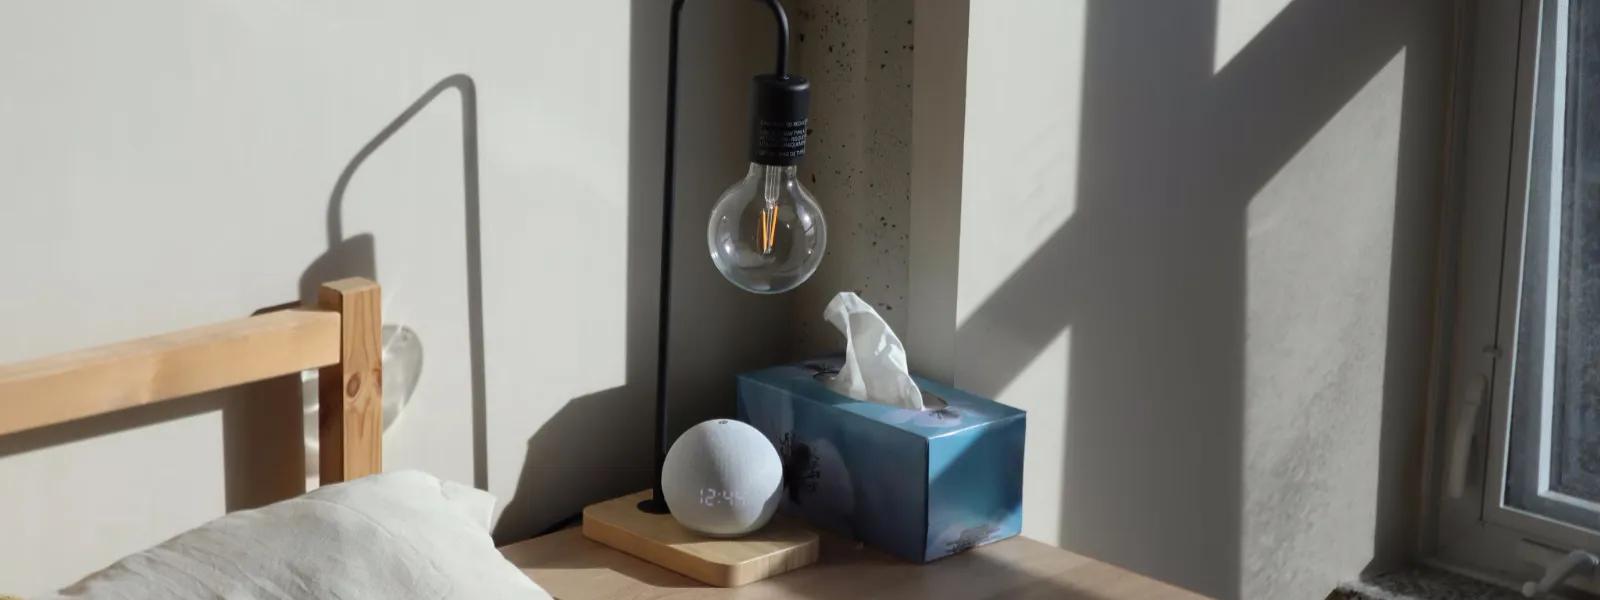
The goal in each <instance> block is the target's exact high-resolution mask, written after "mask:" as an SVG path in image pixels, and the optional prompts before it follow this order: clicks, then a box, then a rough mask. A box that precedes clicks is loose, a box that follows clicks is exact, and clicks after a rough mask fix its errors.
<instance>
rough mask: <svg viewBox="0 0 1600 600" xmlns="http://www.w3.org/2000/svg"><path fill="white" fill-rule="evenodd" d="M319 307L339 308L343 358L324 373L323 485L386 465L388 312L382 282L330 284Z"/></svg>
mask: <svg viewBox="0 0 1600 600" xmlns="http://www.w3.org/2000/svg"><path fill="white" fill-rule="evenodd" d="M317 305H318V308H321V309H323V310H330V311H335V312H338V313H339V315H340V324H339V362H338V363H336V364H333V365H329V366H326V367H323V368H322V370H321V373H320V374H319V375H318V388H317V394H318V407H317V412H318V417H317V423H318V430H319V439H320V441H319V442H318V446H319V448H320V454H321V455H320V457H319V458H318V460H319V461H320V473H321V478H322V484H323V485H327V484H330V483H338V482H341V481H349V480H351V479H355V478H357V477H361V476H363V475H371V474H373V473H377V472H380V471H382V470H383V315H382V312H381V307H380V300H379V288H378V284H377V282H374V281H371V280H369V279H363V278H360V277H351V278H348V279H340V280H338V281H334V282H330V283H325V284H323V285H322V289H321V290H320V291H319V292H318V295H317Z"/></svg>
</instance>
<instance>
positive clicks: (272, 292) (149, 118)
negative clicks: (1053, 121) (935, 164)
mask: <svg viewBox="0 0 1600 600" xmlns="http://www.w3.org/2000/svg"><path fill="white" fill-rule="evenodd" d="M633 4H637V5H638V6H639V8H638V10H635V9H634V6H633ZM665 4H666V3H660V2H644V1H636V2H633V3H630V2H624V1H621V0H612V1H605V2H565V3H519V2H503V1H481V2H451V3H427V2H404V3H395V2H353V3H352V2H344V3H338V4H336V5H332V4H328V3H320V2H290V3H267V4H262V3H249V2H200V1H183V0H163V1H159V2H141V3H136V4H134V3H117V2H89V1H67V2H50V3H19V4H8V5H6V6H5V7H4V8H0V79H3V80H4V81H5V82H6V85H5V87H6V90H7V93H6V94H4V95H3V97H0V173H3V175H0V282H4V283H3V284H0V331H3V332H4V333H3V335H0V362H5V361H12V360H19V359H23V358H28V357H33V356H38V355H43V354H47V353H51V352H57V351H63V350H68V349H71V348H75V347H80V346H85V345H91V344H99V343H106V342H111V341H115V340H119V339H123V338H128V337H134V336H140V335H148V334H154V333H158V332H163V331H167V330H172V329H175V328H181V327H186V326H193V325H199V324H202V323H207V322H212V321H217V320H222V319H229V318H235V317H239V316H243V315H247V314H249V313H250V312H252V311H253V310H256V309H259V308H262V307H266V306H269V305H274V304H278V303H281V302H284V301H288V300H293V299H295V298H296V297H297V296H299V295H301V291H302V284H303V283H305V284H312V283H315V281H316V280H318V279H320V278H322V277H324V276H327V277H333V276H338V275H344V274H351V273H359V272H362V271H370V272H369V273H368V274H375V275H376V276H377V278H378V279H379V280H380V281H381V282H382V283H383V284H384V286H385V293H384V300H385V302H386V305H385V310H386V313H385V318H386V321H389V322H401V323H406V324H409V325H411V326H412V327H414V328H415V329H417V330H418V331H419V332H420V334H421V335H422V338H423V340H424V344H425V350H426V357H425V366H424V369H423V374H422V379H421V382H420V386H419V389H418V392H417V394H416V396H415V398H414V400H413V402H412V404H411V406H410V407H408V408H407V410H406V412H405V413H404V414H403V416H402V418H401V420H400V421H399V422H398V423H397V425H396V426H395V428H394V429H393V430H392V431H391V432H390V433H389V435H387V436H386V443H387V444H388V446H387V448H386V463H387V464H386V466H387V467H388V468H390V469H395V468H420V469H425V470H428V471H431V472H433V473H435V474H438V475H440V476H442V477H446V478H450V479H455V480H459V481H464V482H469V483H470V482H473V481H474V480H475V479H480V478H481V479H484V480H486V481H485V483H487V487H488V489H489V490H490V491H491V492H494V493H496V494H497V495H499V496H500V497H501V499H502V508H505V506H506V504H507V503H509V505H510V508H508V509H505V514H504V517H503V518H502V520H501V523H500V527H499V528H498V530H497V534H498V535H499V536H501V537H502V538H515V537H521V536H525V535H529V534H531V533H534V532H536V531H538V530H539V529H541V528H543V527H545V526H547V525H549V524H550V523H551V522H553V521H555V520H556V519H559V518H561V517H564V516H566V515H568V514H571V513H572V512H575V511H576V510H577V509H578V508H579V507H581V505H582V504H583V503H585V502H589V501H593V500H596V499H600V498H604V497H607V496H610V495H614V494H619V493H623V492H626V491H632V490H634V489H638V488H640V487H643V486H645V485H647V483H648V477H649V472H650V457H649V447H650V446H649V441H650V433H649V432H650V416H649V414H650V412H649V406H650V397H651V389H652V384H651V382H652V381H653V368H654V366H653V365H654V363H653V357H654V351H653V348H654V340H655V334H654V330H655V323H656V321H655V313H654V307H655V289H656V288H655V285H656V278H655V277H656V263H655V260H656V257H657V256H658V254H657V250H656V247H655V245H656V244H658V243H659V237H658V236H659V229H658V227H659V224H658V223H659V221H658V219H659V216H660V212H659V206H660V204H659V198H660V196H659V194H660V191H659V181H660V179H659V177H660V171H659V168H660V166H659V165H660V162H659V161H660V154H659V152H660V150H659V148H660V135H661V133H660V124H661V119H660V113H661V104H660V101H661V93H662V88H663V81H664V78H663V76H662V75H661V73H663V72H664V71H663V70H662V67H663V65H664V55H665V52H664V49H665V33H666V19H665V17H666V14H665V13H666V10H665ZM658 5H659V6H658ZM758 9H759V7H756V6H751V7H741V8H739V9H735V10H725V9H718V10H711V9H699V8H696V9H691V10H690V11H689V12H690V13H691V14H690V18H689V22H690V23H692V24H693V25H692V26H691V27H690V28H689V30H688V31H686V36H687V37H686V39H691V40H693V39H697V38H704V39H708V40H716V41H715V42H707V43H696V44H693V45H692V47H691V48H689V49H686V55H685V60H686V61H688V64H690V65H699V66H692V67H690V68H689V69H688V72H687V73H686V74H685V86H686V89H687V86H690V85H693V86H697V87H696V88H695V89H698V90H699V92H698V96H697V97H696V99H695V100H694V101H692V102H687V103H686V107H685V114H684V119H685V126H684V131H686V132H687V133H685V136H684V139H683V144H684V146H683V147H684V149H685V152H684V154H685V156H686V157H687V158H686V159H685V160H684V162H683V165H684V166H683V171H684V175H683V177H682V179H681V183H682V185H681V187H680V190H681V194H682V195H683V196H684V197H685V198H686V199H685V200H684V201H683V202H682V213H680V215H681V216H682V217H681V218H680V220H679V225H680V231H679V234H678V240H679V241H680V244H679V246H678V257H679V260H678V261H677V265H679V266H678V269H677V272H678V274H679V275H678V276H679V281H680V282H682V283H681V285H680V288H679V289H680V295H679V296H678V298H679V301H678V306H677V308H676V310H675V313H674V315H675V321H676V322H678V323H681V324H684V325H685V326H684V327H680V328H679V329H678V331H679V332H681V335H677V336H675V338H674V347H675V348H678V349H680V350H679V352H678V355H679V356H682V357H684V358H682V359H680V360H679V361H678V362H677V363H674V365H673V368H674V372H675V377H674V389H675V390H676V391H677V392H679V393H678V397H680V398H682V400H680V401H679V404H678V405H677V407H678V410H679V411H680V412H681V415H680V418H678V419H676V422H675V423H674V428H675V429H682V428H683V427H686V426H687V425H688V424H690V423H692V422H693V420H697V419H698V418H702V417H705V416H709V415H712V414H727V413H729V412H731V407H732V405H731V396H732V394H731V378H730V377H729V376H730V375H731V374H732V373H733V372H735V371H737V370H739V369H742V368H746V367H749V366H753V365H759V364H765V363H768V362H771V360H772V359H773V351H774V349H777V350H781V349H783V348H784V347H785V346H786V344H787V342H786V340H787V338H786V337H785V338H784V339H785V342H783V343H777V344H774V343H772V342H770V341H769V340H766V339H762V338H760V337H755V336H732V335H729V332H730V331H735V330H736V331H740V332H747V331H749V330H750V329H751V328H752V326H753V324H756V323H771V322H774V321H775V319H774V316H775V315H778V314H787V311H788V304H787V303H788V301H787V300H781V299H780V300H767V299H759V298H753V297H751V296H749V295H741V294H738V293H736V291H735V290H733V288H732V287H731V286H727V285H726V284H722V283H721V282H720V278H718V277H717V276H716V274H715V270H714V269H712V268H711V266H710V265H709V263H708V262H707V261H705V260H704V258H703V256H704V255H703V248H704V246H703V245H702V244H703V242H701V241H700V240H701V239H703V238H701V237H700V235H699V234H698V232H699V231H702V230H703V229H702V228H703V227H704V220H703V217H701V216H697V215H703V214H705V211H706V210H707V207H708V206H709V203H710V202H711V200H712V199H714V197H715V194H716V192H717V191H720V189H721V187H722V186H724V185H726V183H728V182H730V181H732V180H733V178H736V177H737V176H739V175H740V174H742V172H743V166H744V165H743V163H744V161H743V159H742V157H741V155H742V153H743V148H742V144H743V140H742V136H743V135H744V134H743V125H744V123H743V121H742V120H731V121H730V120H727V119H725V118H721V117H720V116H719V115H726V114H737V113H742V111H743V110H744V103H745V102H746V96H745V94H746V93H747V92H746V88H745V84H744V82H745V81H746V80H747V77H748V74H749V73H753V72H755V70H756V68H757V67H756V66H755V65H754V64H753V63H752V62H751V61H753V60H755V58H754V57H749V58H747V57H745V56H744V55H745V54H747V53H744V52H741V51H739V49H741V48H745V47H748V44H749V43H750V42H749V40H747V39H745V38H744V37H741V36H737V35H735V36H725V37H719V36H711V35H709V32H711V31H741V30H745V29H750V27H747V26H745V24H747V23H749V22H756V21H753V19H755V18H759V17H760V16H761V13H760V12H758ZM761 63H762V64H765V59H762V61H761ZM457 73H462V74H466V75H468V76H470V78H471V80H472V81H474V82H475V84H476V91H477V94H476V109H477V120H478V123H477V128H476V131H470V130H468V131H464V129H465V128H464V125H463V123H464V113H463V109H464V105H465V102H464V101H463V97H462V95H461V94H460V93H459V91H458V89H457V88H456V87H448V88H446V89H444V90H443V91H442V92H441V93H440V95H439V96H438V97H437V98H436V99H435V101H433V102H432V103H430V104H427V105H426V106H425V107H423V108H422V109H421V112H420V113H418V114H417V115H416V117H415V119H413V120H412V121H410V122H409V123H406V124H405V125H404V126H403V127H401V128H400V129H399V130H398V131H396V132H395V133H394V135H393V136H392V138H390V139H388V140H387V141H386V142H385V143H383V144H382V145H381V146H378V147H377V148H376V149H375V150H373V151H372V153H371V155H370V157H368V158H367V159H366V160H365V161H364V162H362V163H360V165H359V167H358V168H356V169H355V170H354V171H353V174H352V175H351V176H350V178H349V182H348V186H347V188H346V190H345V193H344V195H343V202H342V209H341V211H340V212H342V218H343V231H342V237H343V238H344V239H345V240H352V239H356V240H360V239H362V238H359V236H361V235H363V234H366V235H370V236H371V238H370V239H371V241H372V247H373V248H374V250H373V251H372V252H371V253H370V256H371V258H370V259H364V258H363V254H364V252H363V251H362V246H361V242H359V241H343V242H341V243H340V244H338V245H337V247H336V249H335V250H334V251H332V252H329V251H328V250H329V247H328V243H327V241H326V240H325V237H326V235H327V226H326V218H327V212H328V210H329V205H330V197H331V195H333V193H334V190H335V184H336V182H337V181H338V180H339V179H340V175H341V172H342V171H344V170H345V169H346V167H347V165H349V164H350V163H351V161H352V159H353V158H354V157H355V156H356V155H357V153H358V151H359V150H361V149H362V147H363V145H364V144H367V143H368V142H369V141H371V140H373V139H375V138H376V137H378V136H379V134H380V132H381V131H383V130H384V128H385V127H386V126H387V125H389V124H390V123H391V122H392V121H393V120H394V119H395V118H396V117H397V116H398V115H399V114H400V113H401V112H402V111H403V110H405V109H406V108H407V106H408V105H411V104H412V103H413V101H415V100H417V99H418V98H419V97H421V96H423V95H424V93H425V92H427V91H428V90H430V88H432V87H434V86H435V85H436V84H439V83H441V82H444V83H445V84H447V85H449V84H457V85H464V80H463V79H454V80H446V78H447V77H448V76H450V75H452V74H457ZM464 135H465V136H469V138H468V139H471V138H475V139H476V147H477V149H478V158H479V176H478V179H477V182H476V188H477V190H478V199H479V204H480V207H481V227H480V228H478V229H477V230H476V231H474V232H473V233H472V237H471V238H469V236H468V234H467V231H468V230H469V228H470V227H471V224H469V223H468V222H467V220H466V218H465V216H464V215H465V211H464V205H465V200H466V199H467V196H468V194H469V190H470V189H471V187H470V186H469V185H468V182H467V181H466V175H465V174H464V172H465V169H464V153H465V149H464V145H463V139H464ZM691 234H692V235H691ZM473 241H476V242H478V243H481V249H482V257H483V258H482V269H483V271H482V279H483V288H484V289H483V292H484V302H483V306H482V307H481V309H482V318H483V322H484V340H483V342H484V344H483V345H484V348H483V353H484V356H485V358H486V361H485V363H484V364H483V370H484V375H485V382H486V389H485V391H486V404H487V405H486V406H485V407H483V411H484V413H485V414H486V423H485V426H486V429H487V432H486V433H487V438H483V439H482V441H481V443H482V445H483V448H484V449H485V450H486V451H487V455H486V456H485V457H483V458H484V460H483V461H482V462H481V463H480V461H479V460H478V458H477V457H475V452H474V445H475V441H476V440H477V439H480V438H475V437H474V409H473V405H472V404H473V399H472V396H473V395H472V391H471V390H472V369H473V366H472V361H470V360H469V357H470V355H471V345H472V344H471V337H470V333H469V329H468V314H469V312H470V311H471V310H472V307H471V306H470V303H469V301H468V300H469V299H468V286H467V270H466V255H467V247H468V244H469V243H470V242H473ZM363 263H370V265H371V266H367V267H364V266H363ZM303 278H304V279H305V281H304V282H303V281H302V279H303ZM689 323H694V324H696V325H697V326H699V330H698V331H690V330H688V329H687V327H686V325H687V324H689ZM785 335H786V332H785ZM708 340H719V341H718V343H715V344H713V343H709V342H708ZM729 340H731V341H729ZM689 349H694V350H695V351H694V352H688V351H687V350H689ZM291 387H292V383H291ZM256 391H260V389H259V388H258V389H257V390H256ZM5 400H7V399H0V402H3V401H5ZM252 400H259V398H254V397H252V396H251V394H250V393H248V392H246V393H242V394H232V395H227V396H223V395H211V396H208V397H202V398H197V399H192V400H186V401H183V402H178V403H175V404H172V405H164V406H162V407H158V408H155V409H149V410H138V411H130V412H128V413H124V414H119V415H116V416H114V417H110V418H106V419H95V420H92V421H89V422H84V423H76V424H71V425H67V426H62V427H55V428H50V429H47V430H41V431H36V432H31V433H25V434H22V435H19V436H9V437H7V438H0V488H4V489H5V490H6V493H4V494H0V539H4V540H5V543H4V544H0V590H6V591H12V592H24V593H32V592H38V591H42V590H45V589H49V588H51V587H53V586H58V585H62V584H65V583H68V582H70V581H71V580H73V579H75V578H76V577H77V576H79V575H81V574H83V573H85V572H87V571H89V570H91V569H94V568H98V567H100V566H103V565H104V564H106V563H108V562H110V561H111V560H113V559H114V558H116V557H117V556H120V555H122V554H124V553H127V552H130V551H133V550H136V549H138V548H139V547H143V546H145V545H149V544H152V543H155V542H159V541H160V540H162V539H164V538H166V537H168V536H170V535H172V534H174V533H176V532H178V531H180V530H182V529H184V528H186V527H190V526H193V525H196V524H198V523H200V522H202V521H204V520H206V519H209V518H211V517H214V516H217V515H219V514H221V513H222V512H223V511H224V510H225V509H229V508H240V507H244V506H249V505H252V504H256V503H259V502H261V501H263V500H265V499H268V498H270V497H272V496H273V495H274V494H276V493H280V492H282V491H283V487H282V485H280V484H285V483H286V484H288V485H293V484H294V483H295V476H291V477H289V478H288V481H287V482H285V481H283V478H281V477H279V478H278V481H275V482H263V481H261V480H262V479H263V478H266V477H267V476H268V475H269V474H271V473H273V472H275V471H276V470H277V469H274V468H273V465H282V464H285V463H283V462H282V461H283V460H285V459H287V460H290V461H294V460H296V457H297V455H298V452H299V448H298V447H296V446H295V445H294V442H293V440H296V439H298V436H297V434H296V432H295V430H294V428H296V427H298V425H299V423H300V420H299V407H298V406H290V405H288V404H285V403H280V405H277V406H274V405H272V404H269V403H266V402H259V401H256V402H252ZM525 463H526V464H525ZM274 486H276V487H274ZM268 488H272V489H268Z"/></svg>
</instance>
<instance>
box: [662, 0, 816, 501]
mask: <svg viewBox="0 0 1600 600" xmlns="http://www.w3.org/2000/svg"><path fill="white" fill-rule="evenodd" d="M685 1H686V0H673V1H672V29H671V32H670V33H669V34H668V42H667V43H668V48H667V135H666V138H667V141H666V146H667V154H666V159H665V160H664V161H663V164H664V169H665V171H666V174H665V177H664V178H663V180H664V183H663V187H662V192H661V199H662V201H661V305H660V311H661V312H660V316H659V317H657V320H658V321H659V326H658V330H657V333H656V445H655V453H656V456H655V458H656V471H655V484H654V487H653V488H652V496H651V498H650V499H649V500H645V501H644V502H641V503H639V508H640V510H644V511H646V512H653V513H666V512H668V510H667V500H666V495H665V494H663V493H662V492H661V467H662V465H664V464H666V462H667V329H668V324H669V323H670V321H671V320H672V311H671V305H672V223H673V218H672V217H673V215H672V209H673V204H674V203H673V194H672V188H673V184H674V178H675V175H676V173H677V171H676V168H675V165H674V162H675V160H674V159H675V158H676V154H677V137H678V29H679V23H680V21H681V19H680V17H681V16H682V14H683V4H684V2H685ZM759 1H762V2H765V3H766V5H767V7H768V8H771V9H772V16H773V18H774V19H776V20H777V25H778V64H777V71H776V73H775V74H776V75H777V76H778V77H780V78H787V77H788V76H789V15H788V14H787V13H785V12H784V10H783V4H781V3H779V2H778V0H759Z"/></svg>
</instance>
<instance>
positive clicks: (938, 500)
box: [738, 359, 1027, 562]
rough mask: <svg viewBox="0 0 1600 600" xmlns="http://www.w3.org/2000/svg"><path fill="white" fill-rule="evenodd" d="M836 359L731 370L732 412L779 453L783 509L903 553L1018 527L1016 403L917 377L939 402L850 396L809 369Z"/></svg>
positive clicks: (915, 555) (833, 365)
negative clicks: (917, 405)
mask: <svg viewBox="0 0 1600 600" xmlns="http://www.w3.org/2000/svg"><path fill="white" fill-rule="evenodd" d="M839 362H840V361H839V359H825V360H816V361H806V362H804V363H799V364H794V365H787V366H782V367H774V368H770V369H764V370H761V371H756V372H753V373H746V374H743V375H740V376H739V378H738V396H739V407H738V410H739V413H738V415H739V418H740V419H741V420H743V421H745V422H747V423H750V424H751V425H752V426H754V427H755V428H756V429H758V430H760V431H761V432H762V433H763V434H765V435H766V436H767V437H768V439H770V440H771V441H772V442H773V444H774V445H776V446H777V447H778V449H779V453H780V455H782V456H783V457H784V473H785V475H784V480H785V491H784V493H785V495H786V498H785V502H784V510H786V511H789V512H791V513H794V514H798V515H800V516H802V517H804V518H806V519H807V520H809V521H811V522H812V523H814V524H816V525H818V526H821V527H825V528H829V529H833V530H835V531H838V532H841V533H843V534H845V535H849V536H852V537H854V538H855V539H858V540H861V541H863V542H865V543H867V544H870V545H873V546H875V547H877V548H880V549H882V550H885V551H887V552H889V553H890V554H893V555H895V556H897V557H900V558H902V559H904V560H908V561H913V562H927V561H930V560H934V559H937V558H940V557H943V556H948V555H950V554H954V553H956V552H961V551H964V550H967V549H970V548H973V547H976V546H979V545H982V544H986V543H989V542H993V541H996V540H1000V539H1005V538H1007V537H1011V536H1013V535H1016V534H1017V533H1018V532H1019V531H1020V530H1021V526H1022V458H1023V434H1024V431H1025V427H1026V418H1027V416H1026V413H1024V412H1023V411H1021V410H1017V409H1015V408H1012V407H1009V406H1006V405H1003V404H1000V403H997V402H994V401H992V400H989V399H986V398H981V397H978V396H975V395H972V394H968V393H966V392H963V391H960V390H957V389H954V388H951V387H949V386H944V385H941V384H939V383H936V382H932V381H928V380H925V379H922V378H920V377H915V378H914V379H915V380H916V383H917V385H918V387H919V388H921V389H922V390H923V391H924V392H925V397H927V396H932V397H936V398H938V399H940V400H942V401H943V406H942V407H939V408H933V409H930V410H924V411H915V410H908V409H902V408H898V407H892V406H885V405H881V404H874V403H868V402H861V401H857V400H853V399H851V398H849V397H847V396H844V395H841V394H838V393H836V392H834V391H833V390H831V389H829V388H828V386H827V385H825V384H824V383H823V382H822V381H821V380H820V377H825V376H826V375H827V374H828V373H830V372H831V371H832V370H835V369H837V366H838V364H839Z"/></svg>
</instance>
